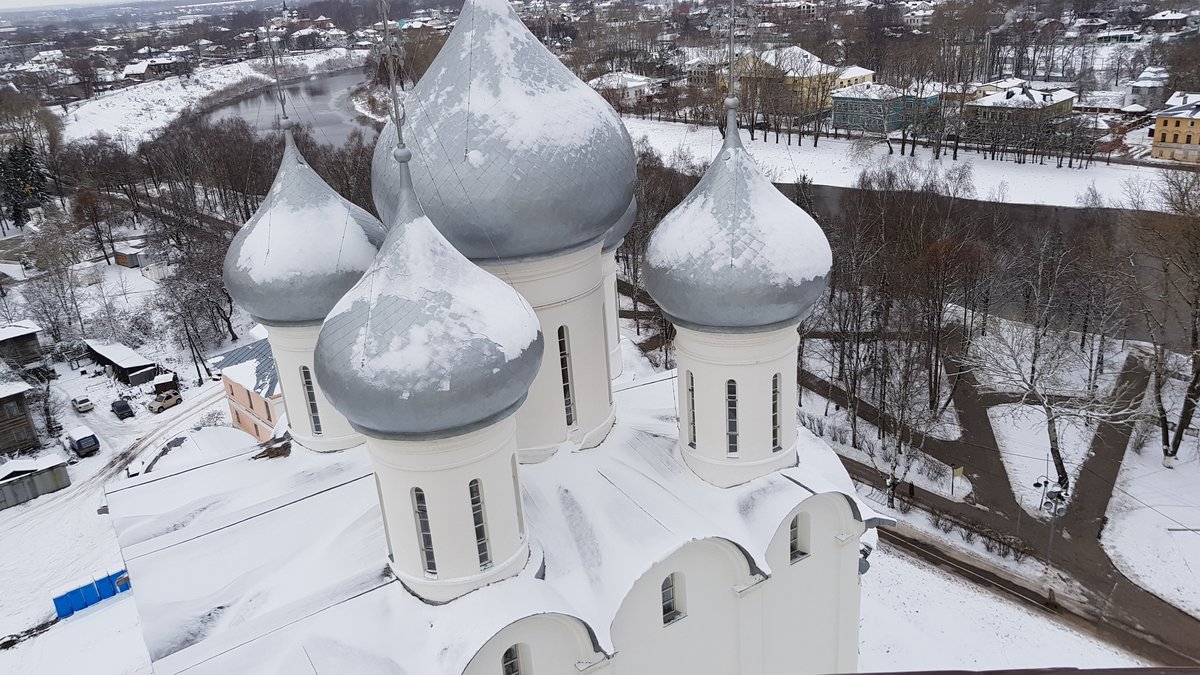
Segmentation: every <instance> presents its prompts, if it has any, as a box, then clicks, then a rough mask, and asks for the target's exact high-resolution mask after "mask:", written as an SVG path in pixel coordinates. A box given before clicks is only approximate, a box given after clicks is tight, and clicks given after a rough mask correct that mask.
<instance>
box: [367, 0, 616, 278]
mask: <svg viewBox="0 0 1200 675" xmlns="http://www.w3.org/2000/svg"><path fill="white" fill-rule="evenodd" d="M406 108H407V115H406V119H405V121H404V123H403V124H404V125H405V130H404V136H405V140H406V141H407V143H408V146H409V147H410V148H411V149H412V151H413V153H414V154H415V158H414V160H413V166H412V175H413V181H414V183H415V185H416V189H417V194H418V195H420V197H421V201H422V204H423V205H424V207H425V210H426V212H427V213H428V215H429V218H430V220H432V221H433V224H434V225H436V226H437V228H438V229H439V230H441V232H442V234H443V235H445V236H446V238H447V239H449V240H450V243H452V244H454V245H455V246H456V247H457V248H458V250H459V251H462V253H463V254H464V255H465V256H467V257H468V258H470V259H472V260H496V259H501V260H505V259H507V260H512V259H522V258H536V257H541V256H548V255H553V254H556V253H561V252H565V251H569V250H572V249H577V248H580V247H582V246H586V245H588V244H590V243H593V242H595V241H597V240H599V239H600V238H601V237H603V236H604V234H605V233H606V232H607V231H608V230H609V228H610V227H612V225H613V224H614V223H616V222H617V221H618V220H619V219H620V218H621V216H622V215H623V214H624V213H625V211H626V208H627V207H628V206H629V201H630V199H631V198H632V197H633V184H634V179H635V174H636V159H635V157H634V153H633V145H632V143H631V142H630V139H629V134H628V132H626V130H625V126H624V125H623V124H622V123H621V119H620V118H619V117H618V116H617V114H616V112H615V111H614V110H613V109H612V107H611V106H609V105H608V103H606V102H605V101H604V99H603V98H601V96H600V95H599V94H598V93H596V92H595V91H593V90H592V88H591V87H588V86H587V85H586V84H584V83H583V82H581V81H580V80H579V79H578V78H576V77H575V76H574V75H572V74H571V72H570V71H569V70H567V68H566V67H565V66H564V65H563V64H562V63H561V62H559V60H558V59H557V58H556V57H555V56H554V55H553V54H551V53H550V52H549V51H548V50H547V49H546V48H545V47H544V46H542V44H541V43H540V42H539V41H538V40H537V38H536V37H534V36H533V35H532V34H531V33H530V32H529V30H528V29H527V28H525V25H524V24H523V23H521V20H520V19H519V18H518V17H517V14H516V12H514V11H513V9H512V7H511V6H510V5H509V4H508V1H507V0H467V2H466V4H465V5H464V6H463V11H462V14H461V15H460V16H459V18H458V21H457V23H456V24H455V27H454V30H453V31H452V32H451V33H450V36H449V37H448V38H447V40H446V44H445V46H443V47H442V50H441V51H440V52H439V53H438V55H437V58H435V59H434V60H433V63H432V64H431V65H430V67H429V70H428V71H427V72H426V73H425V75H424V76H423V77H422V78H421V80H420V82H418V83H417V85H416V87H415V88H414V89H413V90H412V91H411V92H409V95H408V97H407V98H406ZM395 147H396V138H395V131H394V130H393V128H392V123H391V122H389V123H388V125H387V127H386V128H385V130H384V132H383V133H382V135H381V136H380V140H379V143H378V144H377V145H376V148H375V156H374V161H373V165H372V176H371V185H372V191H373V193H374V197H375V206H376V209H377V210H378V211H379V214H380V216H381V217H382V218H383V221H384V222H391V220H390V218H391V214H392V213H393V212H394V211H395V203H396V191H397V187H396V186H397V181H398V177H397V175H396V171H397V167H396V162H395V160H393V159H392V155H391V153H392V150H393V149H394V148H395Z"/></svg>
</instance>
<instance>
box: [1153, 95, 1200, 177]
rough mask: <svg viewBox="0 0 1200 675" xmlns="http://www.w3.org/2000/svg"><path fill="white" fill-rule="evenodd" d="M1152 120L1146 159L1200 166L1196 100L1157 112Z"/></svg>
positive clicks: (1198, 104) (1199, 113)
mask: <svg viewBox="0 0 1200 675" xmlns="http://www.w3.org/2000/svg"><path fill="white" fill-rule="evenodd" d="M1154 117H1155V122H1154V140H1153V141H1152V142H1151V146H1150V156H1151V157H1154V158H1156V159H1172V160H1175V161H1177V162H1187V163H1189V164H1200V124H1197V121H1198V120H1200V100H1197V101H1196V102H1193V103H1184V104H1182V105H1177V106H1175V107H1173V108H1167V109H1166V110H1160V111H1159V112H1158V114H1157V115H1155V116H1154Z"/></svg>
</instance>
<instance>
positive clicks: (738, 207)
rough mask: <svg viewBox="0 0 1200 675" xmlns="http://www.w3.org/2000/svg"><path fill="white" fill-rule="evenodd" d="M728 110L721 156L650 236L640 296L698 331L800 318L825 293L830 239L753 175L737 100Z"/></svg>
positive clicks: (766, 182) (748, 327)
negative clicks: (643, 293) (644, 295)
mask: <svg viewBox="0 0 1200 675" xmlns="http://www.w3.org/2000/svg"><path fill="white" fill-rule="evenodd" d="M725 104H726V107H727V108H728V112H727V113H726V122H725V129H726V131H725V142H724V144H723V145H722V146H721V150H720V152H719V153H718V154H717V156H716V158H715V159H713V161H712V164H710V165H709V167H708V170H707V171H705V173H704V177H703V178H701V179H700V183H699V184H698V185H696V187H695V189H693V190H692V192H691V193H690V194H689V195H688V196H687V197H686V198H685V199H684V200H683V202H682V203H681V204H680V205H679V206H677V207H675V209H673V210H672V211H671V212H670V213H668V214H667V215H666V217H664V218H663V220H662V222H660V223H659V224H658V227H657V228H655V230H654V234H653V235H652V236H651V237H650V243H649V246H648V247H647V249H646V255H645V259H644V260H645V263H644V267H643V276H644V278H645V281H646V290H647V291H649V292H650V295H651V297H653V298H654V301H655V302H656V303H658V306H659V307H661V308H662V310H663V311H664V312H665V313H666V314H667V315H668V316H669V317H670V319H671V320H672V321H673V322H674V323H677V324H680V325H683V326H687V327H691V328H695V329H697V330H708V331H710V332H711V331H730V330H732V331H750V330H758V329H767V328H771V327H774V326H777V325H781V324H787V323H790V322H794V321H799V320H800V319H802V318H804V317H805V316H806V315H807V314H808V312H809V311H810V310H811V309H812V306H813V304H814V303H815V302H816V301H817V299H818V298H819V297H820V295H821V292H822V291H823V290H824V288H825V281H826V277H827V276H828V274H829V269H830V267H831V266H832V264H833V254H832V252H831V251H830V249H829V242H828V240H826V239H825V234H824V233H823V232H822V231H821V228H820V226H819V225H817V223H816V221H815V220H813V219H812V217H811V216H809V215H808V214H807V213H806V212H805V211H804V210H803V209H801V208H800V207H799V206H797V205H796V204H794V203H793V202H792V201H791V200H790V199H788V198H787V197H785V196H784V195H783V194H782V193H781V192H779V190H777V189H776V188H775V186H774V185H772V184H771V181H770V180H768V179H767V177H766V176H764V175H763V174H762V172H761V171H760V170H759V169H758V166H757V165H756V164H755V163H754V159H753V158H752V157H751V156H750V152H749V151H748V150H746V148H744V147H742V141H741V138H739V136H738V129H737V118H736V109H737V99H727V100H726V102H725Z"/></svg>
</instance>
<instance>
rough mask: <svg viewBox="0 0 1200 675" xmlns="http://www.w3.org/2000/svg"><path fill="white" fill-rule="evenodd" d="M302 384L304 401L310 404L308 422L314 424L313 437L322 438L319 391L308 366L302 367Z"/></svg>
mask: <svg viewBox="0 0 1200 675" xmlns="http://www.w3.org/2000/svg"><path fill="white" fill-rule="evenodd" d="M300 382H301V383H302V384H303V385H304V400H305V401H306V402H307V403H308V421H309V422H310V423H312V432H313V436H320V435H321V414H320V413H318V412H317V389H316V387H315V386H314V385H313V379H312V373H311V372H310V371H309V370H308V366H300Z"/></svg>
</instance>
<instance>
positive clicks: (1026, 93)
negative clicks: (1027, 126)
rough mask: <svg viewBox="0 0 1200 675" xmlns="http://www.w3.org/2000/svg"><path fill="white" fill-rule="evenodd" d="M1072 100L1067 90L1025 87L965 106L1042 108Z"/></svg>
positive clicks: (1072, 94)
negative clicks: (1042, 89) (1043, 89)
mask: <svg viewBox="0 0 1200 675" xmlns="http://www.w3.org/2000/svg"><path fill="white" fill-rule="evenodd" d="M1073 98H1075V92H1073V91H1071V90H1069V89H1056V90H1054V91H1040V90H1038V89H1029V88H1027V87H1012V88H1010V89H1007V90H1004V91H998V92H996V93H994V94H991V95H988V96H984V97H983V98H981V99H978V100H975V101H968V102H967V105H969V106H979V107H981V108H1044V107H1046V106H1050V105H1054V104H1055V103H1061V102H1063V101H1068V100H1070V99H1073Z"/></svg>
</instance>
